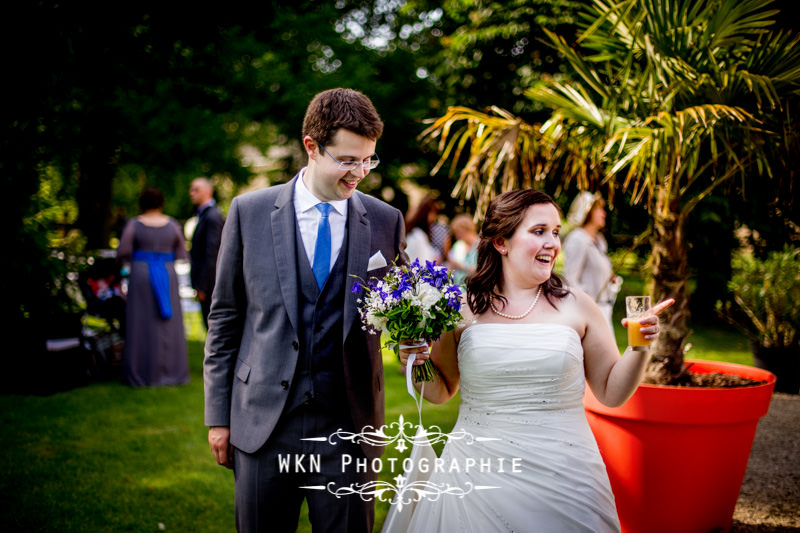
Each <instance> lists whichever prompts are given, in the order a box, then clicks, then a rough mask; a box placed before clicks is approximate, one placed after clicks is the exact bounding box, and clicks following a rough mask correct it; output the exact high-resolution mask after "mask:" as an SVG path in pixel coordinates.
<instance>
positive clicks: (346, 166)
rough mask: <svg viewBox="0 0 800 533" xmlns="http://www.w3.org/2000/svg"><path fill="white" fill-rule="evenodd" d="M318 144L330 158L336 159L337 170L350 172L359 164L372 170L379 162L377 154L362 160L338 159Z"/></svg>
mask: <svg viewBox="0 0 800 533" xmlns="http://www.w3.org/2000/svg"><path fill="white" fill-rule="evenodd" d="M317 144H319V147H320V148H322V151H323V152H325V153H326V154H328V155H329V156H330V157H331V159H333V160H334V161H336V162H337V163H338V164H339V170H346V171H348V172H352V171H354V170H355V169H357V168H358V167H360V166H365V167H367V169H369V170H372V169H373V168H375V167H377V166H378V163H380V162H381V160H380V158H378V154H372V155H371V156H370V158H369V159H365V160H364V161H339V160H338V159H336V158H335V157H333V156H332V155H331V153H330V152H329V151H327V150H326V149H325V147H324V146H322V144H320V143H317Z"/></svg>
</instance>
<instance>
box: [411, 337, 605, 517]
mask: <svg viewBox="0 0 800 533" xmlns="http://www.w3.org/2000/svg"><path fill="white" fill-rule="evenodd" d="M458 366H459V369H460V372H461V405H460V407H459V414H458V421H457V422H456V425H455V427H454V428H453V431H452V432H451V433H450V435H451V438H450V439H449V440H448V442H447V444H446V446H445V448H444V451H443V453H442V457H441V462H440V463H441V468H440V471H438V472H434V473H433V474H431V477H430V480H429V483H430V484H431V486H432V487H433V486H438V487H444V488H445V490H444V491H443V492H441V493H439V492H438V489H437V490H434V491H431V492H430V493H428V494H427V495H426V497H424V498H422V499H421V500H420V501H419V502H418V503H417V505H416V508H415V509H414V513H413V516H412V518H411V523H410V526H409V531H414V532H425V533H427V532H432V531H439V532H455V531H459V532H476V533H478V532H480V533H487V532H492V531H516V532H524V533H527V532H538V531H543V532H550V531H552V532H559V533H562V532H569V531H591V532H604V531H619V521H618V519H617V512H616V508H615V505H614V496H613V494H612V492H611V487H610V485H609V481H608V475H607V474H606V469H605V465H604V464H603V460H602V458H601V456H600V452H599V450H598V448H597V444H596V443H595V440H594V436H593V435H592V432H591V430H590V428H589V424H588V422H587V421H586V415H585V413H584V409H583V403H582V399H583V392H584V383H585V379H584V370H583V348H582V346H581V343H580V338H579V336H578V334H577V333H576V332H575V330H573V329H572V328H570V327H567V326H563V325H558V324H476V325H472V326H470V327H469V328H467V329H466V330H465V331H464V333H463V335H462V336H461V341H460V344H459V346H458ZM461 431H463V432H465V433H463V434H461V433H460V432H461ZM470 435H471V436H472V437H474V440H473V439H471V438H469V436H470ZM459 436H463V437H464V438H459ZM485 438H488V439H493V440H482V439H485ZM501 458H502V466H500V463H501ZM515 460H516V463H515V462H514V461H515ZM447 488H449V489H451V490H450V491H449V492H448V491H447V490H446V489H447ZM459 494H462V495H459Z"/></svg>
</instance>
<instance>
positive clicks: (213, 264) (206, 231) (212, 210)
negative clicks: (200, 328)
mask: <svg viewBox="0 0 800 533" xmlns="http://www.w3.org/2000/svg"><path fill="white" fill-rule="evenodd" d="M189 198H190V199H191V201H192V204H193V205H195V206H196V207H197V226H195V229H194V233H193V234H192V248H191V250H190V251H189V256H190V258H191V262H192V272H191V280H192V287H193V288H194V290H195V291H197V301H199V302H200V308H201V310H202V313H203V324H205V326H206V330H208V312H209V310H210V309H211V293H212V292H213V291H214V278H215V277H216V275H217V253H218V252H219V243H220V238H221V236H222V226H223V224H224V222H225V221H224V220H223V218H222V214H221V213H220V212H219V209H217V205H216V202H214V186H213V185H211V182H210V181H208V179H206V178H197V179H195V180H194V181H192V185H191V186H190V188H189Z"/></svg>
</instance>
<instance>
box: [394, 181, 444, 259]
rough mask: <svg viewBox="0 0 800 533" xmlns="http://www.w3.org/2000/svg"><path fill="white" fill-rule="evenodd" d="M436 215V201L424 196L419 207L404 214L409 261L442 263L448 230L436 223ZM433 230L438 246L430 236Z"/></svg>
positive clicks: (437, 211) (437, 210)
mask: <svg viewBox="0 0 800 533" xmlns="http://www.w3.org/2000/svg"><path fill="white" fill-rule="evenodd" d="M438 214H439V209H438V207H437V206H436V200H434V199H433V197H431V196H426V197H425V198H424V199H423V200H422V201H421V202H420V203H419V205H417V206H416V207H415V208H413V209H409V211H408V213H406V217H405V222H406V242H407V246H406V253H407V254H408V258H409V259H410V260H411V261H414V259H419V261H420V263H424V262H425V261H438V262H439V263H441V262H442V260H443V258H444V243H445V240H446V239H447V233H448V232H449V229H448V228H447V226H444V225H442V224H440V223H438V222H437V221H436V217H437V215H438ZM441 226H444V227H443V228H442V227H441ZM434 229H435V233H436V241H437V242H438V246H437V245H436V244H435V243H434V239H433V236H432V233H433V232H432V230H434Z"/></svg>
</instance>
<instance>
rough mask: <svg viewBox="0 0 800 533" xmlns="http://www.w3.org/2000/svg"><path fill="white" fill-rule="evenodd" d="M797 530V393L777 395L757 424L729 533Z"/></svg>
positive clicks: (799, 447) (799, 477) (799, 458)
mask: <svg viewBox="0 0 800 533" xmlns="http://www.w3.org/2000/svg"><path fill="white" fill-rule="evenodd" d="M755 531H759V532H762V531H769V532H779V531H780V532H800V396H798V395H796V394H782V393H775V394H773V396H772V402H771V403H770V407H769V412H768V413H767V414H766V416H764V418H762V419H761V421H760V422H759V423H758V430H757V431H756V438H755V441H754V442H753V450H752V451H751V452H750V460H749V462H748V463H747V472H746V473H745V476H744V481H743V482H742V490H741V491H740V492H739V500H738V501H737V503H736V510H735V511H734V513H733V527H732V528H731V532H732V533H749V532H755Z"/></svg>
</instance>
